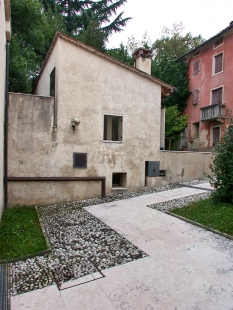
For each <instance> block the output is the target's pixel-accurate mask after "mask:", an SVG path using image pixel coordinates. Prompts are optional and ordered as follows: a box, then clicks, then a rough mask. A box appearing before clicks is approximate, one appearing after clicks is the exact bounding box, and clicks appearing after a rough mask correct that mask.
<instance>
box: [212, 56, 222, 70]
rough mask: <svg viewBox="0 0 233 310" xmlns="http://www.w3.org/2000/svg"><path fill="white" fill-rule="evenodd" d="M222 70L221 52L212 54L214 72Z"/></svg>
mask: <svg viewBox="0 0 233 310" xmlns="http://www.w3.org/2000/svg"><path fill="white" fill-rule="evenodd" d="M222 71H223V53H221V54H218V55H216V56H214V74H216V73H219V72H222Z"/></svg>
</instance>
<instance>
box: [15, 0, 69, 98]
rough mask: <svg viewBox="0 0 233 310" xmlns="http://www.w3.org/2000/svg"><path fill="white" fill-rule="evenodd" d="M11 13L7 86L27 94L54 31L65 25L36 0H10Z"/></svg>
mask: <svg viewBox="0 0 233 310" xmlns="http://www.w3.org/2000/svg"><path fill="white" fill-rule="evenodd" d="M11 16H12V40H11V45H10V69H9V89H10V91H13V92H25V93H30V92H31V90H32V87H33V81H34V80H35V78H36V77H37V75H38V74H39V70H40V66H41V62H42V60H43V59H44V57H45V55H46V52H47V50H48V48H49V45H50V43H51V41H52V38H53V36H54V34H55V32H56V31H57V30H61V31H64V30H65V26H64V24H63V21H62V18H61V16H60V15H58V14H57V12H56V11H55V12H52V10H50V9H49V10H48V11H47V12H45V11H44V9H43V6H42V4H41V3H40V1H38V0H12V1H11Z"/></svg>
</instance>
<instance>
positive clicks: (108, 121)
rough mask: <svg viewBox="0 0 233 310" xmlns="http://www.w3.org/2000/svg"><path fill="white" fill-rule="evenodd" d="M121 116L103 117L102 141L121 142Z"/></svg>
mask: <svg viewBox="0 0 233 310" xmlns="http://www.w3.org/2000/svg"><path fill="white" fill-rule="evenodd" d="M122 120H123V117H122V116H115V115H104V140H107V141H122Z"/></svg>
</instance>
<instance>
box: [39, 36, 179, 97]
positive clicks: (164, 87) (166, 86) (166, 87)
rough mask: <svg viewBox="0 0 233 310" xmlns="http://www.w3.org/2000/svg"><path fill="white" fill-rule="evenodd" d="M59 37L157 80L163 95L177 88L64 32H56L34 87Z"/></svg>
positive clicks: (154, 80) (152, 79)
mask: <svg viewBox="0 0 233 310" xmlns="http://www.w3.org/2000/svg"><path fill="white" fill-rule="evenodd" d="M58 38H61V39H64V40H66V41H68V42H70V43H72V44H74V45H77V46H79V47H81V48H83V49H86V50H88V51H89V52H91V53H94V54H96V55H98V56H100V57H103V58H105V59H106V60H109V61H111V62H114V63H116V64H117V65H120V66H122V67H124V68H125V69H127V70H130V71H133V72H135V73H137V74H140V75H141V76H143V77H145V78H147V79H149V80H151V81H152V82H155V83H157V84H159V85H161V88H162V95H164V96H167V94H168V93H169V94H171V93H172V92H173V90H174V88H175V87H173V86H171V85H169V84H167V83H165V82H163V81H161V80H160V79H157V78H156V77H154V76H151V75H150V74H147V73H145V72H143V71H141V70H139V69H137V68H135V67H132V66H129V65H127V64H125V63H124V62H122V61H120V60H118V59H116V58H114V57H111V56H110V55H108V54H106V53H103V52H100V51H99V50H97V49H95V48H93V47H91V46H89V45H86V44H85V43H83V42H81V41H77V40H75V39H73V38H71V37H69V36H67V35H66V34H64V33H61V32H57V33H56V34H55V36H54V39H53V41H52V44H51V45H50V48H49V50H48V53H47V55H46V57H45V60H44V63H43V66H42V68H41V72H40V75H39V77H38V79H37V81H36V84H35V87H34V89H35V88H36V85H37V83H38V81H39V79H40V76H41V73H42V72H43V70H44V68H45V66H46V63H47V61H48V59H49V57H50V55H51V53H52V51H53V48H54V46H55V44H56V41H57V40H58Z"/></svg>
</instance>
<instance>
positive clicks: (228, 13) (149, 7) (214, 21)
mask: <svg viewBox="0 0 233 310" xmlns="http://www.w3.org/2000/svg"><path fill="white" fill-rule="evenodd" d="M121 11H124V12H125V13H124V16H125V17H132V20H130V21H129V22H128V24H127V26H126V27H125V30H124V31H122V32H121V33H119V34H113V35H112V37H111V38H110V40H109V43H108V44H107V47H108V48H112V47H118V46H119V44H120V43H121V42H123V43H124V44H126V43H127V39H128V37H131V36H134V37H135V39H136V40H139V41H140V40H141V39H142V37H143V34H144V33H145V31H146V30H147V34H148V36H149V37H150V38H151V40H152V42H154V41H155V40H156V39H158V38H159V37H160V33H161V29H162V27H163V26H166V27H168V28H171V27H172V24H173V23H180V22H183V25H184V26H185V33H187V32H191V34H192V35H193V36H196V35H198V34H201V35H202V36H203V38H204V39H206V40H207V39H209V38H210V37H212V36H214V35H215V34H217V33H218V32H220V31H221V30H223V29H224V28H226V27H227V26H228V25H229V23H230V22H231V21H233V0H221V1H217V0H195V1H190V0H176V1H175V0H160V1H158V0H127V3H126V4H125V5H124V6H121V7H120V8H119V12H121Z"/></svg>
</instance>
